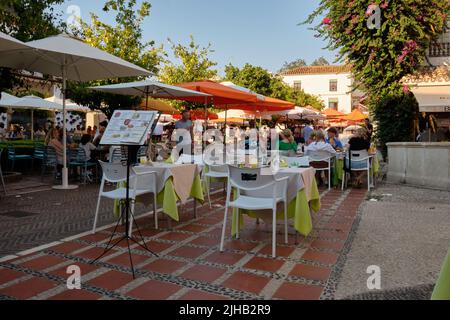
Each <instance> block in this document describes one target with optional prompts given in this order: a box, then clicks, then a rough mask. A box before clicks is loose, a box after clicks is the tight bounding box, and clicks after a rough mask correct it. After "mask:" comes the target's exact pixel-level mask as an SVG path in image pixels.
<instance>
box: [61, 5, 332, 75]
mask: <svg viewBox="0 0 450 320" xmlns="http://www.w3.org/2000/svg"><path fill="white" fill-rule="evenodd" d="M149 2H150V3H151V4H152V9H151V14H150V16H149V17H148V18H147V20H146V21H145V24H144V37H145V40H155V41H156V43H157V44H161V43H163V44H164V46H165V48H166V49H168V43H167V38H170V39H172V40H173V41H174V42H175V43H179V42H182V43H187V42H188V41H189V35H190V34H192V35H193V36H194V37H195V39H196V42H198V43H200V44H201V45H207V44H208V43H211V44H212V48H213V49H214V50H215V52H214V53H213V54H212V56H211V58H212V59H213V60H215V61H217V62H218V63H219V69H220V70H221V71H222V70H223V67H224V66H225V65H226V64H228V63H232V64H234V65H237V66H242V65H244V64H245V63H247V62H248V63H251V64H254V65H258V66H262V67H264V68H266V69H268V70H269V71H277V70H278V69H279V68H280V67H281V66H282V65H283V63H284V62H285V61H292V60H295V59H297V58H303V59H305V60H306V61H307V62H308V63H311V62H312V61H313V60H314V59H315V58H317V57H320V56H324V57H325V58H326V59H328V61H330V62H332V61H333V60H334V58H335V55H334V53H332V52H330V51H327V50H323V47H325V43H324V42H322V41H321V40H320V39H317V38H314V33H313V32H312V31H310V30H308V26H306V25H301V26H297V23H299V22H301V21H303V20H304V19H305V18H306V17H307V16H308V14H309V13H311V12H312V11H313V10H314V9H315V8H316V7H317V5H318V3H319V0H149ZM103 4H104V1H103V0H70V1H66V2H65V3H64V5H62V6H60V7H58V9H59V10H63V11H65V10H66V8H67V7H68V6H69V5H78V6H79V7H80V9H81V15H82V18H83V19H85V20H86V19H88V18H89V13H90V12H94V13H96V14H97V15H99V16H100V17H101V19H102V20H103V21H105V22H108V23H113V16H111V14H106V13H104V12H103V11H102V6H103Z"/></svg>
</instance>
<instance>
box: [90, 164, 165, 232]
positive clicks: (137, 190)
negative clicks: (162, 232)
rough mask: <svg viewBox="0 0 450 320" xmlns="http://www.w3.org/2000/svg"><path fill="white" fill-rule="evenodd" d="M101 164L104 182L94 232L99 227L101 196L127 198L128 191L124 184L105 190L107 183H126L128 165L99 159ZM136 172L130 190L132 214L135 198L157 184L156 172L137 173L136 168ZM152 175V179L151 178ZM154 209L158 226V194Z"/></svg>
mask: <svg viewBox="0 0 450 320" xmlns="http://www.w3.org/2000/svg"><path fill="white" fill-rule="evenodd" d="M99 162H100V165H101V167H102V171H103V176H102V182H101V184H100V191H99V195H98V201H97V208H96V210H95V217H94V226H93V228H92V233H95V232H96V229H97V220H98V212H99V209H100V202H101V198H102V197H104V198H108V199H112V200H125V199H126V192H127V189H126V187H124V186H120V187H118V188H116V189H114V190H111V191H105V190H104V187H105V183H106V182H110V183H114V184H116V183H124V182H125V181H126V180H127V167H126V166H124V165H122V164H121V163H107V162H103V161H99ZM133 171H134V174H133V175H132V176H131V177H130V190H129V197H130V199H131V200H132V203H131V207H130V209H131V214H134V200H135V199H136V197H137V196H140V195H143V194H146V193H151V192H152V190H156V187H155V184H156V182H155V181H156V179H155V172H153V171H152V172H149V171H146V172H145V173H136V172H135V170H133ZM150 177H151V180H150ZM153 192H155V193H156V191H153ZM153 206H154V207H153V209H154V214H155V228H156V229H157V228H158V216H157V211H156V194H155V196H154V203H153ZM132 220H133V219H131V222H130V225H129V232H130V233H129V234H131V231H132V226H133V223H132Z"/></svg>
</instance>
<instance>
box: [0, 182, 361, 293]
mask: <svg viewBox="0 0 450 320" xmlns="http://www.w3.org/2000/svg"><path fill="white" fill-rule="evenodd" d="M321 192H322V193H323V197H322V203H323V204H324V205H323V207H322V209H321V210H320V213H319V214H316V213H312V218H313V225H314V231H313V233H312V234H311V235H310V236H308V237H307V238H305V237H303V236H298V237H295V236H294V229H293V227H292V225H291V226H290V227H289V232H290V235H289V244H287V245H285V244H283V241H282V238H283V237H282V236H281V234H279V235H278V236H277V242H278V243H277V257H276V258H272V257H271V253H272V248H271V239H272V235H271V231H270V230H271V228H266V227H265V226H264V225H263V224H260V225H256V224H255V223H254V220H251V219H248V218H246V224H245V228H244V229H243V230H242V231H241V233H240V239H239V240H235V239H230V238H227V240H226V242H225V250H224V252H223V253H221V252H219V250H218V246H219V243H220V234H221V226H222V217H223V208H222V207H217V206H216V205H215V206H214V207H213V209H210V208H209V205H208V204H205V205H203V206H202V207H199V208H198V211H197V214H198V217H199V218H198V219H196V220H195V219H194V218H193V214H192V205H191V204H188V205H185V206H184V209H183V213H182V215H181V222H179V223H175V222H174V223H173V224H172V229H170V230H169V229H168V228H167V226H168V225H167V221H166V219H165V218H161V221H160V222H161V223H160V229H159V230H155V229H154V228H153V221H152V219H151V218H149V217H144V218H138V224H139V226H140V229H141V232H142V234H143V236H144V237H145V239H146V243H147V245H148V247H149V248H150V249H151V250H152V251H154V252H156V253H157V254H158V255H159V257H154V256H152V255H150V254H148V253H146V252H144V251H143V249H142V248H141V247H139V246H136V245H134V246H133V248H132V251H133V252H132V256H133V263H134V265H135V267H136V265H139V268H137V269H136V270H135V271H136V276H137V277H136V280H134V279H133V277H132V274H131V269H130V264H129V257H128V251H127V249H126V248H125V247H124V246H119V247H117V248H115V249H114V250H112V251H110V252H109V253H108V255H106V256H105V259H102V261H98V262H96V263H95V264H90V262H91V261H92V259H94V258H97V257H98V256H99V255H100V254H101V253H102V252H103V250H104V249H103V248H102V247H96V244H97V241H106V240H107V239H108V238H109V236H110V234H111V231H112V228H108V229H107V230H104V231H99V232H98V233H97V234H95V235H86V236H83V237H82V238H80V239H75V240H71V241H67V242H64V243H62V244H59V245H56V246H54V247H50V248H48V249H45V250H42V251H39V252H35V253H32V254H29V255H27V256H23V257H19V258H16V259H14V260H10V261H5V262H1V263H0V298H2V297H3V298H8V297H11V298H15V299H30V298H33V297H35V296H37V295H39V294H43V293H44V295H41V297H46V298H48V299H54V300H58V299H62V300H85V299H86V300H96V299H100V298H105V297H106V298H113V299H114V297H117V295H118V294H119V295H121V296H122V297H127V298H134V299H168V298H171V299H174V298H175V299H182V300H215V299H237V298H240V299H244V297H245V299H246V300H251V299H253V298H261V297H262V295H264V298H274V299H292V300H302V299H319V298H320V297H321V295H322V294H323V292H325V291H324V289H325V288H326V286H327V281H328V279H329V277H330V275H331V273H332V270H333V268H334V267H335V266H336V263H337V261H338V259H339V257H340V254H341V252H342V251H343V250H342V249H343V248H344V244H345V241H346V240H347V237H348V235H349V231H350V228H351V227H352V225H353V221H354V219H355V216H356V214H357V208H358V206H359V205H360V203H361V202H362V201H363V200H364V198H365V192H361V191H358V192H355V191H350V192H345V193H342V192H341V191H339V190H331V191H330V192H328V191H326V190H324V189H321ZM219 197H223V195H222V194H220V195H219ZM352 197H353V198H352ZM214 201H215V204H218V203H222V204H223V199H222V198H217V197H216V198H215V200H214ZM338 201H339V202H340V203H341V204H340V205H339V206H335V203H336V202H338ZM331 208H337V210H335V209H331ZM160 216H162V215H160ZM291 223H292V221H291ZM228 226H230V223H228ZM120 229H121V230H123V229H124V228H123V227H121V228H120ZM281 230H282V228H281V224H280V228H279V231H281ZM227 235H229V227H228V230H227ZM134 236H135V237H138V234H137V232H136V233H134ZM188 238H192V239H190V240H187V239H188ZM104 244H105V243H103V245H104ZM78 251H82V252H78ZM74 252H78V253H74ZM166 252H167V254H165V253H166ZM60 263H65V265H64V266H62V267H60V268H57V269H56V270H52V271H48V270H47V268H50V267H53V266H55V265H57V264H60ZM70 264H74V265H78V266H79V267H80V268H81V273H82V281H86V283H82V290H65V291H63V292H59V293H58V292H56V293H51V294H50V292H51V291H47V290H49V289H53V288H56V287H57V286H59V285H61V284H62V283H60V282H57V281H55V278H54V277H55V276H57V277H59V278H62V279H65V278H67V277H68V274H66V268H67V267H66V265H70ZM31 272H35V273H36V276H29V274H31ZM37 275H39V276H37ZM26 277H31V279H26ZM299 278H300V279H299ZM272 279H275V282H272V281H271V280H272ZM274 283H276V285H273V284H274ZM83 284H84V285H83ZM269 284H270V285H269ZM95 288H100V289H102V291H101V293H99V292H97V291H96V290H94V289H95ZM58 289H59V288H58ZM180 290H182V291H180Z"/></svg>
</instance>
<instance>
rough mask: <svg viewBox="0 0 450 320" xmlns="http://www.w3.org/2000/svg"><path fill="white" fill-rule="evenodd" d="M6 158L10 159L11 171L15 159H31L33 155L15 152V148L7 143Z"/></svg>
mask: <svg viewBox="0 0 450 320" xmlns="http://www.w3.org/2000/svg"><path fill="white" fill-rule="evenodd" d="M8 160H9V161H11V171H13V170H14V164H15V162H16V161H17V160H31V161H33V156H32V155H29V154H17V153H16V149H15V148H14V146H12V145H8Z"/></svg>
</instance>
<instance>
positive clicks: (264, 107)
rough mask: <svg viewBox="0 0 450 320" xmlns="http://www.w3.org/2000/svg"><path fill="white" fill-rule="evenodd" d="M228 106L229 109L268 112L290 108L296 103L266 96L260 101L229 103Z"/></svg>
mask: <svg viewBox="0 0 450 320" xmlns="http://www.w3.org/2000/svg"><path fill="white" fill-rule="evenodd" d="M227 107H228V109H239V110H246V111H259V112H267V111H285V110H290V109H293V108H294V107H295V104H294V103H292V102H288V101H284V100H280V99H275V98H270V97H264V100H260V101H258V102H253V103H245V104H236V105H228V106H227Z"/></svg>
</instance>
